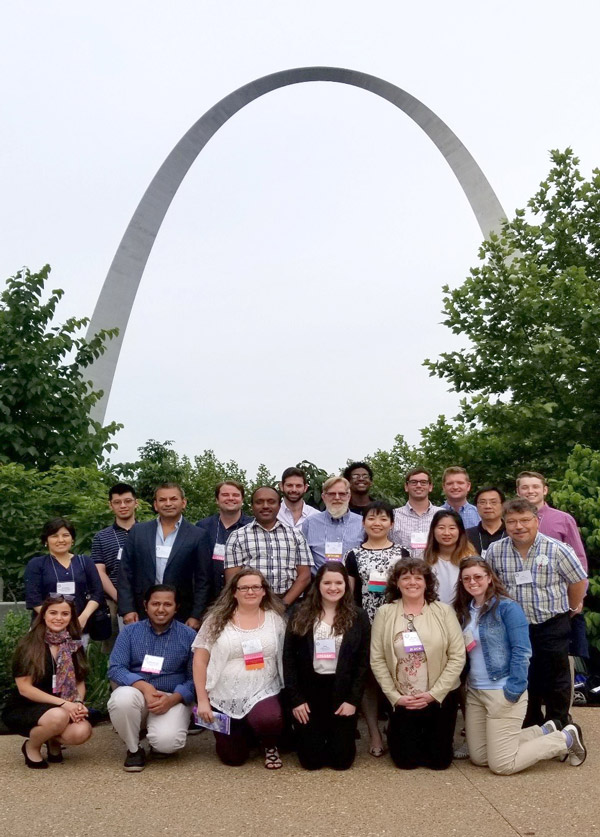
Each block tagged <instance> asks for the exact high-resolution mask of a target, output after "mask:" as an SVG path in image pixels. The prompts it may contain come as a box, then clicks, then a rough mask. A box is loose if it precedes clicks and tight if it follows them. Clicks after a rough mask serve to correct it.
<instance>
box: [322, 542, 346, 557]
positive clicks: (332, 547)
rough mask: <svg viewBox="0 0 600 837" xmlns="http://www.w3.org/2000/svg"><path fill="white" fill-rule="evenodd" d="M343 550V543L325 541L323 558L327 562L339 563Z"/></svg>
mask: <svg viewBox="0 0 600 837" xmlns="http://www.w3.org/2000/svg"><path fill="white" fill-rule="evenodd" d="M343 549H344V542H343V541H327V542H326V543H325V558H326V559H327V560H328V561H341V560H342V552H343Z"/></svg>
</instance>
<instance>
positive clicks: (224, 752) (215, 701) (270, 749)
mask: <svg viewBox="0 0 600 837" xmlns="http://www.w3.org/2000/svg"><path fill="white" fill-rule="evenodd" d="M284 609H285V608H284V605H283V604H282V602H281V600H280V599H278V598H277V596H275V595H274V593H273V592H272V591H271V589H270V587H269V585H268V584H267V582H266V580H265V577H264V576H263V574H262V573H260V572H258V570H254V569H252V568H251V567H243V568H242V569H240V570H238V571H237V572H236V573H235V575H234V576H232V577H231V578H230V580H229V582H228V583H227V585H226V586H225V589H224V590H223V592H222V593H221V595H220V596H219V598H218V599H217V601H216V602H215V603H214V605H213V606H212V608H211V609H210V610H209V612H208V614H207V616H206V619H205V620H204V623H203V625H202V627H201V628H200V630H199V631H198V635H197V637H196V639H195V640H194V642H193V644H192V648H193V649H194V685H195V687H196V696H197V698H198V716H199V717H200V718H201V719H202V720H203V721H204V722H205V723H212V722H213V721H214V716H213V710H217V711H218V712H222V713H224V714H225V715H228V716H229V718H230V719H231V720H230V724H231V727H230V730H231V731H230V734H229V735H225V734H224V733H221V732H215V739H216V749H217V755H218V756H219V758H220V759H221V761H222V762H223V763H224V764H229V765H232V766H238V765H241V764H244V762H245V761H246V760H247V758H248V754H249V749H250V742H251V740H252V738H253V737H256V738H258V740H259V741H260V742H261V745H262V746H263V747H264V750H265V767H266V768H267V769H268V770H278V769H279V768H280V767H282V766H283V765H282V762H281V758H280V756H279V751H278V749H277V740H278V737H279V736H280V735H281V732H282V729H283V713H282V709H281V704H280V701H279V697H278V695H279V692H280V691H281V689H282V688H283V672H282V665H281V657H282V653H283V635H284V632H285V623H284V620H283V618H282V614H283V612H284Z"/></svg>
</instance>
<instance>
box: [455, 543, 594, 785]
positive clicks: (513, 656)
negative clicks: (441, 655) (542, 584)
mask: <svg viewBox="0 0 600 837" xmlns="http://www.w3.org/2000/svg"><path fill="white" fill-rule="evenodd" d="M460 580H461V584H460V585H459V589H458V595H457V597H456V602H455V605H454V607H455V609H456V612H457V614H458V619H459V622H460V623H461V625H462V628H463V633H464V637H465V645H466V647H467V651H468V655H469V673H468V676H467V707H466V728H467V745H468V747H469V756H470V758H471V761H472V762H473V763H474V764H479V765H487V766H488V767H489V768H490V770H491V771H492V773H499V774H502V775H505V776H508V775H510V774H512V773H518V772H519V771H521V770H525V768H526V767H531V765H533V764H536V763H537V762H538V761H542V760H544V759H552V758H554V757H555V756H563V755H566V754H568V755H569V759H568V761H569V764H571V765H573V766H574V767H578V766H579V765H580V764H583V762H584V761H585V757H586V749H585V747H584V746H583V738H582V734H581V729H580V728H579V727H578V726H576V725H575V724H568V725H567V726H565V727H564V728H563V730H562V732H559V724H558V722H555V721H547V722H546V723H545V724H544V725H543V726H533V727H526V728H525V729H522V724H523V719H524V718H525V712H526V710H527V691H526V689H527V670H528V668H529V658H530V657H531V643H530V641H529V625H528V623H527V619H526V618H525V614H524V613H523V610H522V609H521V606H520V605H519V604H517V602H515V601H513V600H512V599H511V598H510V597H509V595H508V593H507V592H506V590H505V588H504V585H503V584H502V582H501V581H500V579H499V578H498V576H497V575H496V574H495V573H494V571H493V570H492V568H491V567H490V565H489V564H488V563H487V562H486V561H484V560H483V559H481V558H478V557H475V558H465V560H464V561H462V563H461V565H460Z"/></svg>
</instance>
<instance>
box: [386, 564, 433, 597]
mask: <svg viewBox="0 0 600 837" xmlns="http://www.w3.org/2000/svg"><path fill="white" fill-rule="evenodd" d="M406 573H411V575H422V576H423V578H424V579H425V601H426V602H427V604H431V603H432V602H435V601H437V598H438V594H437V588H438V581H437V578H436V576H435V573H434V572H433V570H432V569H431V567H430V566H429V564H426V563H425V561H422V560H421V559H420V558H401V559H400V560H399V561H396V563H395V564H394V568H393V570H392V571H391V573H390V577H389V578H388V583H387V587H386V588H385V600H386V602H388V603H390V602H395V601H396V599H400V598H401V597H402V594H401V593H400V590H399V589H398V579H399V578H400V576H401V575H406Z"/></svg>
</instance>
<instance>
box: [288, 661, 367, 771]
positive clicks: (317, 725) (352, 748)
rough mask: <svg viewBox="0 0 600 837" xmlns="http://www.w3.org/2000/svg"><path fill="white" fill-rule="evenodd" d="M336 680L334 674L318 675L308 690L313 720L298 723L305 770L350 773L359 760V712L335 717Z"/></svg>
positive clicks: (297, 733) (297, 731)
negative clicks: (334, 687)
mask: <svg viewBox="0 0 600 837" xmlns="http://www.w3.org/2000/svg"><path fill="white" fill-rule="evenodd" d="M334 680H335V675H333V674H315V675H314V680H312V681H311V683H310V686H309V688H308V689H307V691H308V692H309V697H308V700H307V703H308V705H309V707H310V714H309V716H308V717H309V721H308V723H307V724H301V723H300V722H299V721H296V720H294V729H295V731H296V750H297V752H298V758H299V759H300V764H301V765H302V767H304V769H305V770H319V769H320V768H321V767H331V768H333V769H334V770H348V768H349V767H351V766H352V763H353V762H354V759H355V757H356V743H355V733H356V713H354V715H350V716H348V717H340V716H339V715H334V712H335V710H336V709H338V707H337V706H334V705H333V685H334Z"/></svg>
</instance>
